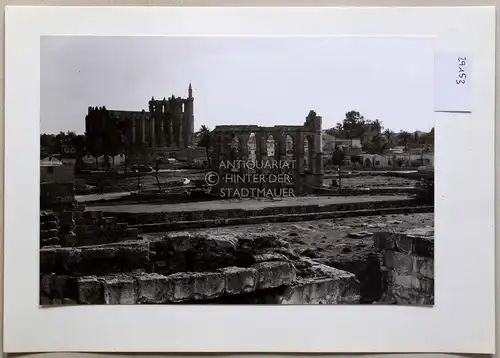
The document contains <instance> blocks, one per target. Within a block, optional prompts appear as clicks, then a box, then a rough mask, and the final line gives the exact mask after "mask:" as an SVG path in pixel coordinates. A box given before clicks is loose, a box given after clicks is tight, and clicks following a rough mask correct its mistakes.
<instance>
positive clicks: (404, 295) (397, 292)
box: [388, 285, 434, 305]
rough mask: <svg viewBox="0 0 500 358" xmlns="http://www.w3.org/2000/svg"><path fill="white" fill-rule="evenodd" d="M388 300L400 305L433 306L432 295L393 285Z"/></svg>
mask: <svg viewBox="0 0 500 358" xmlns="http://www.w3.org/2000/svg"><path fill="white" fill-rule="evenodd" d="M388 297H389V299H392V300H393V301H394V302H396V303H397V304H402V305H433V304H434V295H429V294H425V293H423V292H421V291H419V290H416V289H411V288H407V287H403V286H398V285H393V286H391V287H390V290H389V292H388Z"/></svg>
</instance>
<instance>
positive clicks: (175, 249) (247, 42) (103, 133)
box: [39, 36, 435, 310]
mask: <svg viewBox="0 0 500 358" xmlns="http://www.w3.org/2000/svg"><path fill="white" fill-rule="evenodd" d="M40 51H41V52H40V56H41V57H40V61H41V64H40V117H41V118H40V299H39V301H40V305H41V306H58V305H104V304H105V305H134V304H191V305H192V304H275V305H277V304H288V305H291V304H292V305H315V304H326V305H337V304H343V305H346V304H348V305H358V304H377V305H394V304H395V305H414V306H423V305H426V306H432V305H434V147H435V141H434V116H433V64H434V62H433V61H434V57H433V52H432V50H431V46H429V39H426V38H405V37H320V36H311V37H308V36H302V37H299V36H298V37H290V36H286V37H277V36H276V37H275V36H262V37H234V36H231V37H188V36H176V37H174V36H171V37H169V36H154V37H153V36H151V37H146V36H133V37H125V36H124V37H118V36H109V37H107V36H41V38H40ZM373 309H374V310H376V309H377V308H376V307H373Z"/></svg>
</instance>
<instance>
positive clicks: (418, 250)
mask: <svg viewBox="0 0 500 358" xmlns="http://www.w3.org/2000/svg"><path fill="white" fill-rule="evenodd" d="M374 245H375V247H376V248H377V249H378V250H380V251H381V253H382V258H383V270H384V272H385V277H384V282H383V285H384V290H385V298H384V301H389V302H394V303H397V304H412V305H415V304H425V305H433V304H434V230H433V229H429V228H421V229H414V230H410V231H407V232H403V233H389V232H379V233H375V235H374Z"/></svg>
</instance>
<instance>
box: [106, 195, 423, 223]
mask: <svg viewBox="0 0 500 358" xmlns="http://www.w3.org/2000/svg"><path fill="white" fill-rule="evenodd" d="M419 205H420V202H419V201H418V200H414V199H403V200H398V199H394V200H384V201H360V202H349V203H337V204H328V205H295V206H272V207H270V206H268V207H263V208H260V209H255V210H245V209H230V210H227V209H226V210H198V211H171V212H143V213H136V212H113V211H112V207H110V210H109V211H107V212H104V214H103V215H104V216H115V217H117V219H118V221H119V222H126V223H128V224H129V225H147V224H157V223H176V222H186V221H204V220H219V221H224V220H232V219H245V218H249V217H263V216H278V215H303V214H314V215H320V214H322V213H331V212H337V211H354V210H376V209H388V208H401V207H417V206H419ZM311 220H314V219H311Z"/></svg>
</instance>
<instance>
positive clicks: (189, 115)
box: [184, 82, 194, 147]
mask: <svg viewBox="0 0 500 358" xmlns="http://www.w3.org/2000/svg"><path fill="white" fill-rule="evenodd" d="M185 116H186V117H185V118H186V119H185V120H186V122H187V125H188V133H187V138H186V139H187V140H186V141H184V145H185V146H186V147H187V146H189V145H191V143H192V141H193V138H194V98H193V87H192V86H191V82H189V87H188V97H187V98H186V106H185Z"/></svg>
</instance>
